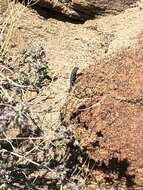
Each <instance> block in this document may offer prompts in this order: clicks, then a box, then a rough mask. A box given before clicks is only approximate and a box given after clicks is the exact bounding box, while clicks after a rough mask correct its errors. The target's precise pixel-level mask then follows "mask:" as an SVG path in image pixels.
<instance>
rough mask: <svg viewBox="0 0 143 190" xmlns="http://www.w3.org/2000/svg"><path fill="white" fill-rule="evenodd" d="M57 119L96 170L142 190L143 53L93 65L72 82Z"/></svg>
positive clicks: (138, 50) (133, 51) (128, 52)
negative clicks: (105, 170)
mask: <svg viewBox="0 0 143 190" xmlns="http://www.w3.org/2000/svg"><path fill="white" fill-rule="evenodd" d="M61 119H62V121H63V124H64V125H67V126H70V127H72V129H73V131H74V132H75V136H76V138H77V139H78V140H79V142H80V144H81V146H82V147H83V148H84V149H85V150H86V151H87V153H88V155H89V157H90V158H91V159H93V160H94V161H95V162H96V163H98V164H99V165H100V166H103V165H104V166H105V167H109V166H110V169H111V171H112V172H115V173H117V174H118V179H122V178H124V179H125V181H126V187H130V188H133V187H134V188H135V189H137V188H138V187H140V188H141V189H142V188H143V50H142V46H141V47H136V48H135V49H133V48H132V49H130V50H128V49H127V50H125V51H123V52H118V54H116V55H114V56H108V57H105V58H104V59H101V60H98V61H97V63H96V64H95V65H93V66H90V67H89V68H88V69H87V70H85V71H84V72H83V74H82V75H81V76H80V77H79V78H78V80H77V83H76V85H75V88H74V89H73V91H72V93H71V95H70V96H69V99H68V101H67V103H66V105H65V106H64V108H63V110H62V113H61Z"/></svg>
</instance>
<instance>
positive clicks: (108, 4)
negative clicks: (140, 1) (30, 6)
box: [38, 0, 137, 20]
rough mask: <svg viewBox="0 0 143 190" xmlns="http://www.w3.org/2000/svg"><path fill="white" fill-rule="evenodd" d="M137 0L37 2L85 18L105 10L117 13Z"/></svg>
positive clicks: (69, 15)
mask: <svg viewBox="0 0 143 190" xmlns="http://www.w3.org/2000/svg"><path fill="white" fill-rule="evenodd" d="M135 2H137V0H111V1H107V0H102V1H99V0H59V1H58V0H40V1H38V3H39V4H40V5H41V6H43V7H48V8H51V9H54V10H56V11H58V12H61V13H63V14H64V15H67V16H68V17H71V18H74V19H78V20H85V19H88V18H90V17H94V15H98V14H102V13H105V12H110V13H113V14H115V13H118V12H121V11H123V10H125V9H127V8H129V6H130V5H131V4H133V3H135Z"/></svg>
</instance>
